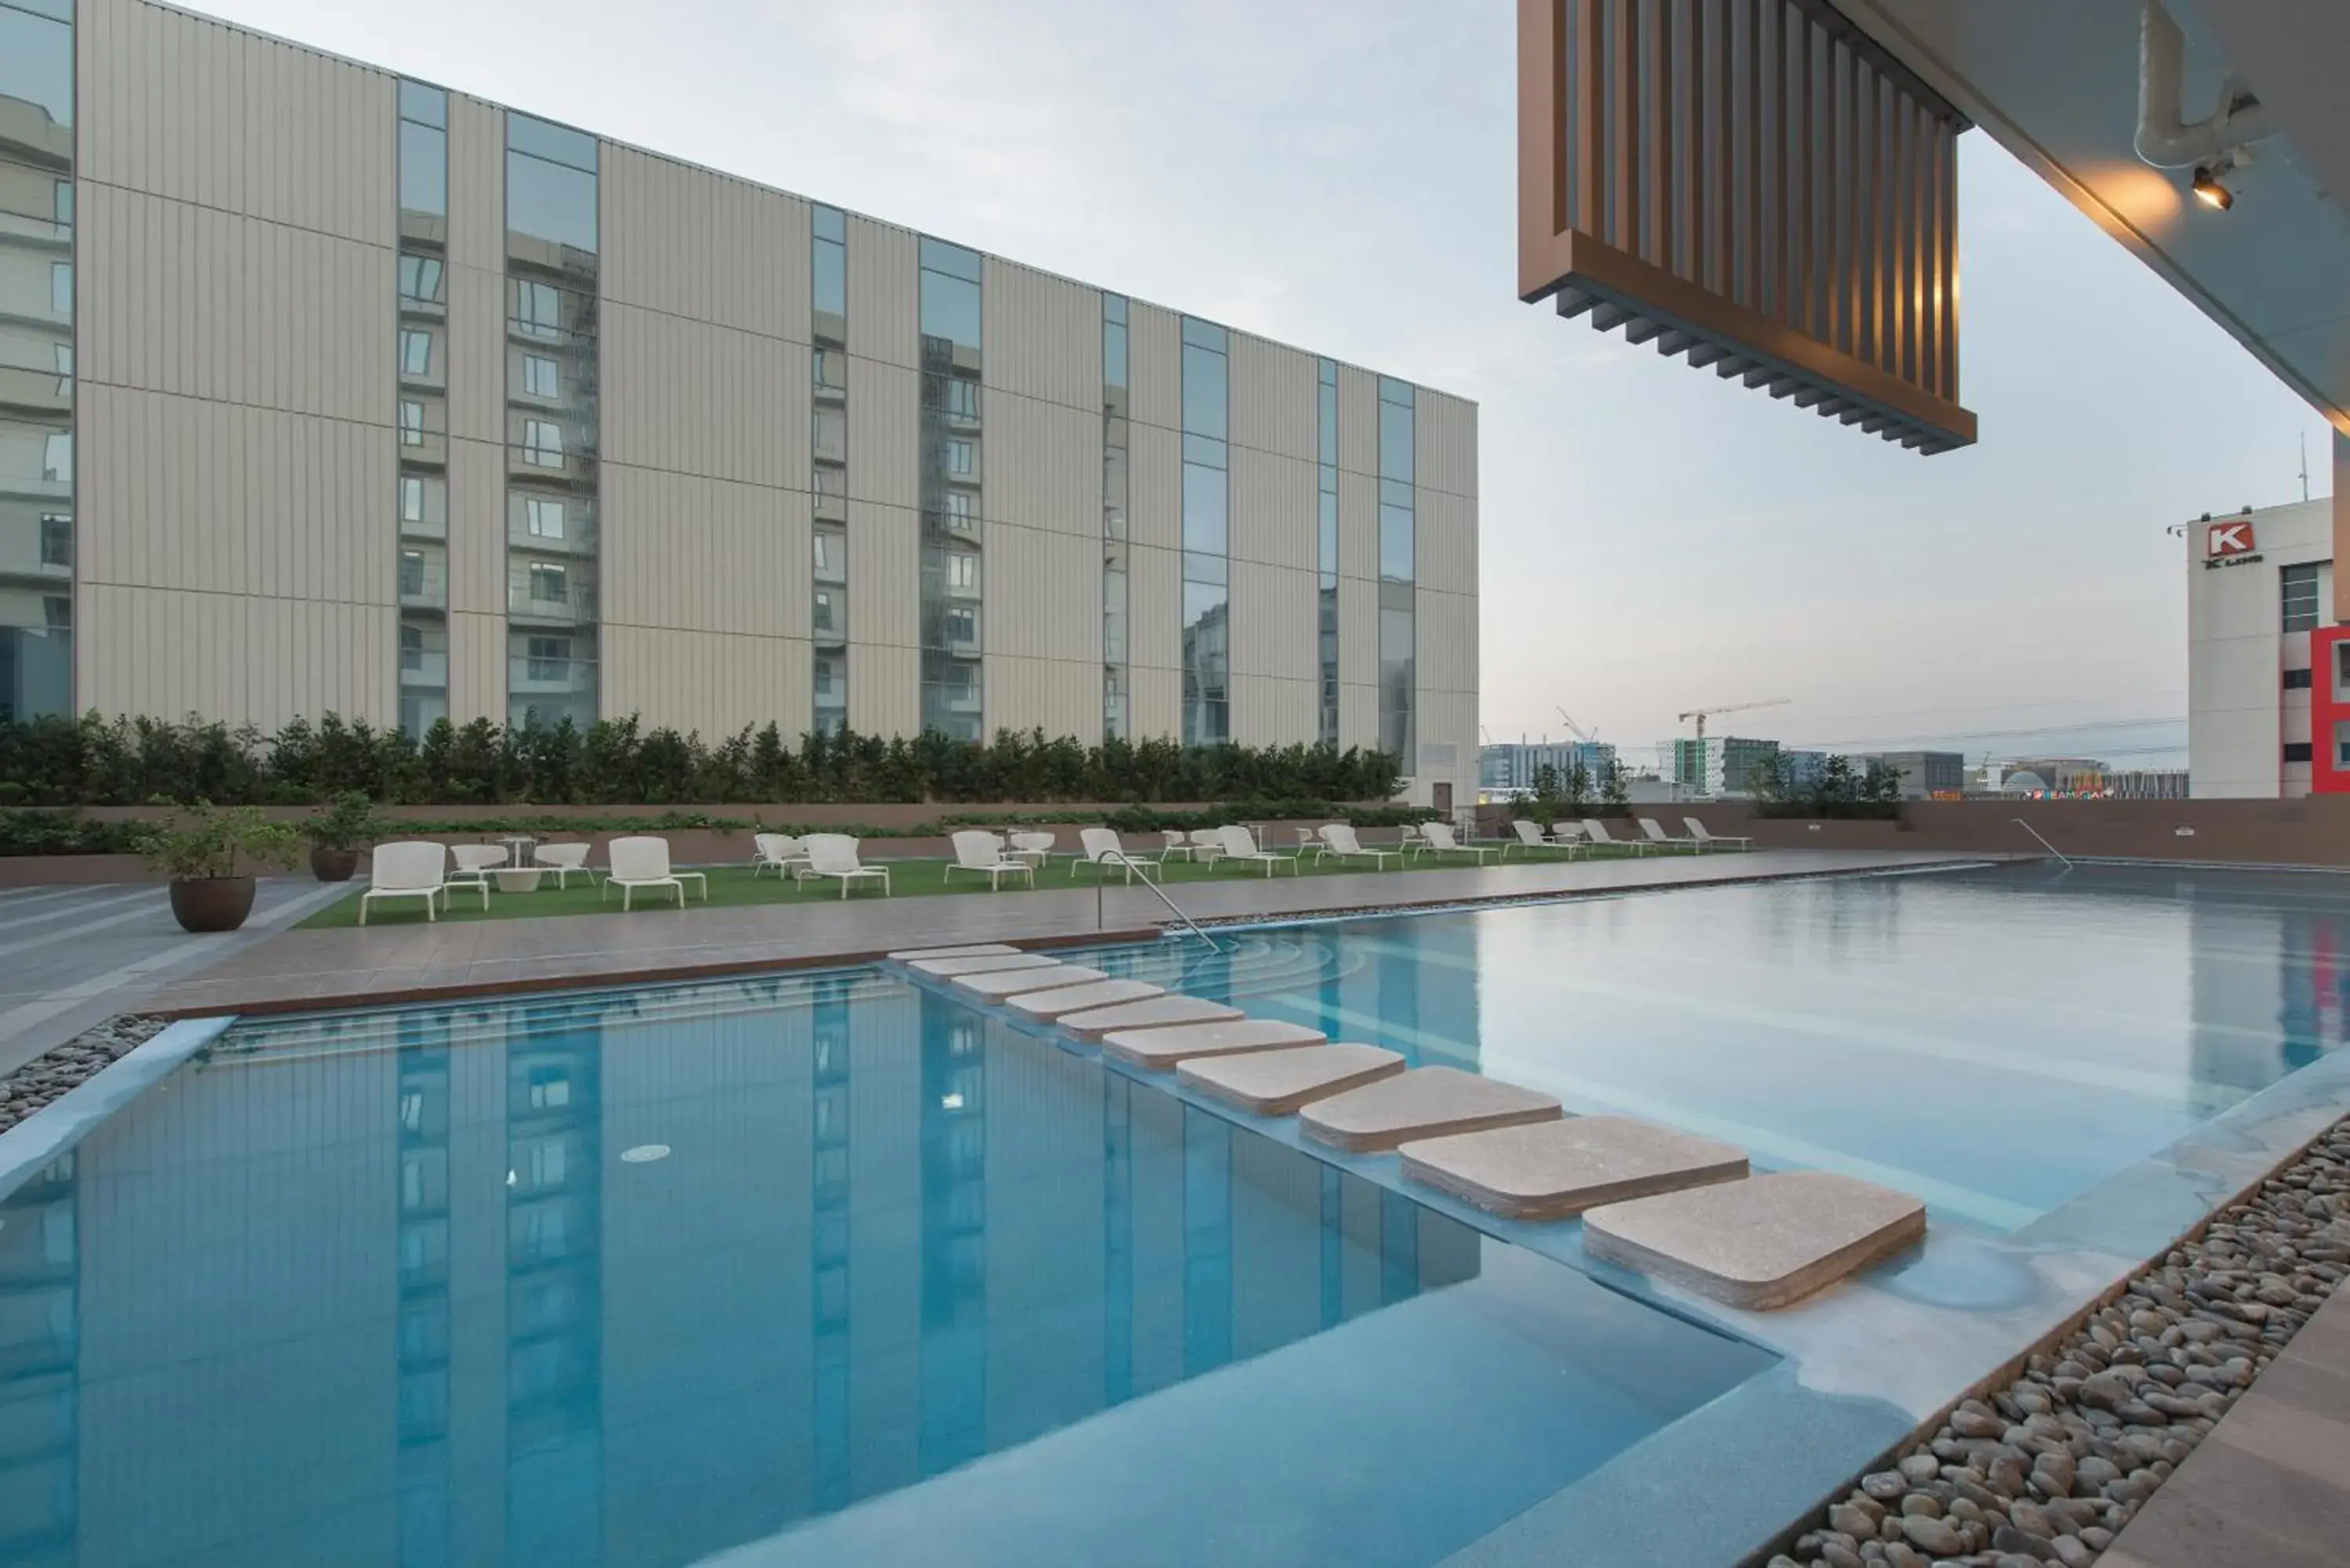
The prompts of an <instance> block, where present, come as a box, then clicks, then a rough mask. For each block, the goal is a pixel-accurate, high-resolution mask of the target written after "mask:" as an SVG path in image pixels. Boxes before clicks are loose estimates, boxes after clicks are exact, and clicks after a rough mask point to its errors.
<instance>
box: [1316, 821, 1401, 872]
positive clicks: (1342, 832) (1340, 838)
mask: <svg viewBox="0 0 2350 1568" xmlns="http://www.w3.org/2000/svg"><path fill="white" fill-rule="evenodd" d="M1316 831H1318V832H1319V833H1320V834H1321V836H1322V853H1323V854H1325V855H1335V856H1336V857H1338V858H1339V859H1341V860H1367V861H1369V862H1370V863H1371V867H1372V868H1373V869H1374V870H1378V871H1384V870H1386V869H1387V868H1388V861H1390V860H1401V859H1402V858H1403V851H1402V850H1400V849H1384V848H1379V847H1376V846H1370V845H1366V844H1365V843H1364V842H1363V841H1362V839H1361V838H1359V837H1358V836H1357V835H1356V833H1355V828H1354V825H1353V824H1352V823H1347V822H1326V823H1324V824H1323V825H1322V826H1321V827H1320V828H1318V829H1317V830H1316Z"/></svg>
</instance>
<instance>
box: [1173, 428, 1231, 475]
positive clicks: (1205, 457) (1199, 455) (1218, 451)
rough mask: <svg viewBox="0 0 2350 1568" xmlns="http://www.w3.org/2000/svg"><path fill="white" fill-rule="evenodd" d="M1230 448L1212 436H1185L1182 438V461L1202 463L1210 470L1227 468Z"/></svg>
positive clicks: (1229, 463) (1229, 461) (1229, 460)
mask: <svg viewBox="0 0 2350 1568" xmlns="http://www.w3.org/2000/svg"><path fill="white" fill-rule="evenodd" d="M1231 450H1232V449H1231V448H1230V447H1229V446H1227V445H1226V444H1225V443H1224V442H1223V441H1219V440H1217V439H1216V438H1215V437H1214V436H1203V435H1187V436H1185V437H1184V438H1183V461H1184V462H1198V463H1204V464H1206V465H1207V466H1208V467H1210V468H1229V467H1230V466H1231V465H1232V458H1231Z"/></svg>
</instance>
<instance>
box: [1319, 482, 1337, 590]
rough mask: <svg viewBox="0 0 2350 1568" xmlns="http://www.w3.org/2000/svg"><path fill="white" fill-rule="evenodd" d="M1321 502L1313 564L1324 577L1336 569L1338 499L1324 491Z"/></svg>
mask: <svg viewBox="0 0 2350 1568" xmlns="http://www.w3.org/2000/svg"><path fill="white" fill-rule="evenodd" d="M1321 501H1322V515H1321V517H1320V519H1319V520H1318V522H1317V524H1316V529H1315V564H1316V565H1317V566H1320V568H1321V570H1322V571H1323V573H1324V574H1325V575H1328V574H1330V573H1333V572H1336V570H1337V569H1338V498H1337V497H1336V496H1335V495H1333V494H1331V493H1329V492H1327V491H1325V492H1323V493H1322V497H1321Z"/></svg>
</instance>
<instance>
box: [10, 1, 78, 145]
mask: <svg viewBox="0 0 2350 1568" xmlns="http://www.w3.org/2000/svg"><path fill="white" fill-rule="evenodd" d="M0 99H17V100H19V101H21V102H25V103H29V104H32V105H34V106H35V107H36V108H37V109H40V110H41V111H43V112H44V113H45V114H46V115H47V118H48V119H50V120H51V121H53V122H55V123H56V124H57V125H58V126H61V127H62V126H69V125H71V124H73V29H72V28H71V27H69V26H67V25H66V24H65V23H64V22H63V21H61V20H57V21H53V20H50V19H48V18H47V17H42V16H32V15H30V14H28V13H26V12H24V11H19V10H16V9H13V8H12V7H10V6H7V5H0ZM31 129H35V131H36V135H37V134H38V132H37V128H31Z"/></svg>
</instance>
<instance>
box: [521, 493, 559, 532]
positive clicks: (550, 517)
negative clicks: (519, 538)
mask: <svg viewBox="0 0 2350 1568" xmlns="http://www.w3.org/2000/svg"><path fill="white" fill-rule="evenodd" d="M522 506H523V522H524V525H525V527H527V528H528V529H529V530H530V535H531V537H532V538H534V539H560V538H562V537H563V535H564V533H565V522H566V519H565V516H564V509H563V503H562V502H560V501H557V500H556V499H555V498H554V497H553V496H550V495H526V496H525V497H524V498H523V504H522Z"/></svg>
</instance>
